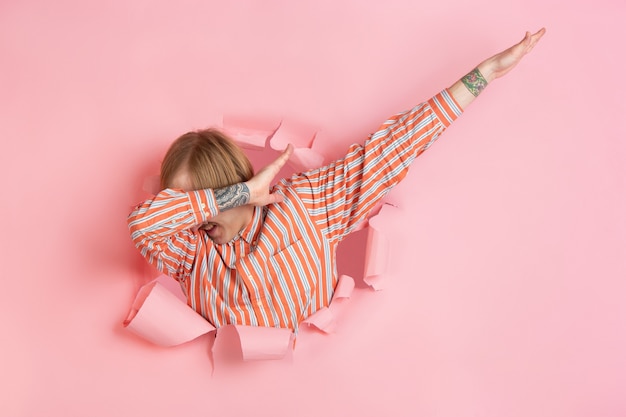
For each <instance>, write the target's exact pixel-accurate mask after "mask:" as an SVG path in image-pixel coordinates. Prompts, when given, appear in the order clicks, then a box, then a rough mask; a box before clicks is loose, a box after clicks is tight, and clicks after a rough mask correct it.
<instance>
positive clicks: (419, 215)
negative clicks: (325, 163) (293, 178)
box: [0, 0, 626, 417]
mask: <svg viewBox="0 0 626 417" xmlns="http://www.w3.org/2000/svg"><path fill="white" fill-rule="evenodd" d="M625 18H626V6H624V4H623V2H618V1H614V0H596V1H593V2H592V1H581V0H578V1H567V2H566V1H559V0H524V1H522V0H505V1H500V2H494V1H492V0H477V1H473V2H469V3H468V2H465V1H461V0H442V1H431V2H416V1H408V0H405V1H401V0H388V1H384V2H383V1H378V2H374V1H356V0H354V1H325V0H322V1H320V0H316V1H309V0H305V1H298V2H290V1H286V0H285V1H280V0H271V1H237V2H226V1H199V0H198V1H190V0H181V1H176V2H172V1H147V0H143V1H106V2H84V1H76V0H59V1H55V2H44V1H41V2H36V1H32V0H24V1H2V2H1V3H0V57H1V58H2V68H1V69H0V97H1V98H0V138H1V141H2V142H1V143H2V145H1V149H0V178H2V180H3V184H2V185H3V197H2V204H1V205H0V210H1V215H2V219H3V222H2V229H3V230H2V239H1V243H0V244H1V247H0V249H1V250H0V254H1V256H2V259H1V261H2V285H3V289H2V291H1V292H0V306H1V309H2V314H1V315H0V337H1V341H2V342H1V344H0V352H1V355H0V374H1V375H2V376H1V378H0V380H1V381H2V382H1V385H2V386H0V415H3V416H28V417H31V416H57V415H58V416H61V415H63V416H92V417H98V416H112V415H121V416H172V415H215V416H241V415H255V416H288V415H298V416H316V417H318V416H344V415H361V416H379V415H391V416H450V417H452V416H455V417H465V416H468V417H470V416H471V417H474V416H481V417H483V416H494V417H495V416H509V417H517V416H519V417H522V416H551V417H561V416H562V417H566V416H567V417H577V416H620V415H626V396H625V395H624V387H626V354H625V352H626V279H625V278H626V253H625V252H626V234H625V232H626V222H625V213H626V210H625V209H626V198H625V194H624V190H625V180H626V175H625V173H626V170H625V168H624V164H625V162H626V149H625V145H624V138H625V136H626V129H625V126H626V124H625V122H624V120H625V119H626V117H625V115H626V111H625V110H626V108H625V105H624V96H625V93H626V91H625V88H624V73H625V72H626V71H625V69H626V68H625V67H626V65H625V59H624V54H623V52H622V51H623V43H624V39H626V29H625V25H624V19H625ZM541 26H546V27H547V28H548V33H547V35H546V36H545V38H544V39H543V40H542V41H541V43H540V44H539V45H538V47H537V48H536V49H535V50H534V51H533V53H532V55H530V56H529V57H527V59H526V60H525V61H524V62H523V63H522V64H521V65H520V66H519V67H518V68H517V69H516V70H515V71H514V72H513V73H511V74H510V75H509V76H507V78H505V79H503V80H498V81H496V82H494V85H493V86H492V87H490V88H489V90H488V91H486V92H485V93H484V95H483V96H481V98H480V100H479V101H477V102H476V103H475V104H474V105H472V107H471V108H470V109H469V110H468V111H467V113H466V114H465V115H464V116H463V117H462V118H461V119H460V120H459V121H458V122H457V123H456V124H455V125H454V126H452V127H451V128H450V129H449V131H448V132H447V133H446V134H445V136H444V137H442V139H441V140H440V141H439V142H438V143H437V144H436V145H435V146H433V148H431V149H430V150H429V151H428V152H427V153H426V154H424V155H423V156H422V157H420V159H419V161H418V162H417V163H416V165H414V166H413V168H412V170H411V173H410V175H409V177H408V178H407V180H406V181H405V182H404V183H403V184H401V186H400V187H398V189H396V190H395V191H394V192H393V194H392V195H391V196H390V199H389V200H390V201H391V202H393V203H394V204H396V205H397V206H398V207H399V210H400V211H401V212H402V213H403V214H402V215H401V216H398V218H397V219H396V222H395V223H394V224H392V225H391V226H390V227H389V231H388V232H389V236H391V237H392V239H393V241H392V244H391V257H390V259H389V264H390V267H389V271H388V272H389V273H388V277H387V278H386V283H385V287H386V288H385V290H384V291H381V292H377V293H374V292H372V291H369V290H368V289H365V288H357V290H356V291H355V293H354V295H353V297H352V299H351V300H350V301H349V305H348V306H347V307H348V308H344V309H343V313H342V316H341V319H340V322H339V323H338V329H337V332H336V333H335V334H331V335H322V334H316V333H307V335H305V336H303V337H302V339H301V340H300V339H299V340H298V342H297V348H296V351H295V352H294V353H293V355H292V357H290V358H288V360H286V361H283V362H266V363H245V364H242V363H240V362H238V361H237V360H236V359H237V358H236V357H235V356H236V355H234V354H233V355H232V356H233V359H232V361H230V362H229V361H223V362H222V363H220V364H216V366H215V369H214V370H213V368H212V366H211V363H210V361H209V360H208V357H207V349H208V347H207V346H208V340H205V339H203V338H201V339H199V340H197V341H195V342H192V343H188V344H185V345H182V346H179V347H175V348H171V349H164V348H158V347H154V346H151V345H149V344H148V343H146V342H144V341H142V340H141V339H139V338H137V337H136V336H134V335H133V334H131V333H129V332H128V331H126V330H124V329H123V328H122V321H123V319H124V318H125V315H126V313H127V311H128V308H129V307H130V304H131V302H132V300H133V298H134V295H135V292H136V291H137V289H138V288H139V286H140V284H141V282H142V279H143V277H142V273H141V271H142V260H141V259H140V257H139V255H138V254H137V253H136V251H135V250H134V249H133V247H132V245H131V242H130V239H129V238H128V235H127V230H126V225H125V217H126V215H127V213H128V212H129V210H130V207H131V206H132V205H133V204H135V203H136V202H138V200H139V198H140V197H141V187H142V185H143V181H144V179H145V177H146V176H148V175H151V174H153V173H154V172H155V170H156V167H157V164H158V161H159V158H160V156H161V155H162V153H163V151H164V150H165V148H166V147H167V145H168V144H169V142H170V141H171V140H173V139H174V138H175V137H176V136H177V135H179V134H181V133H183V132H185V131H187V130H189V129H193V128H200V127H205V126H207V125H209V124H211V123H213V121H214V120H219V117H220V116H221V115H222V114H235V115H239V116H244V117H245V116H246V115H250V117H252V116H254V117H257V118H258V119H260V120H268V119H271V118H279V119H280V118H284V119H289V120H290V121H292V122H293V123H294V124H296V125H303V126H308V127H310V128H311V129H313V130H314V131H318V132H320V135H319V136H318V138H324V139H323V140H321V141H320V140H317V141H316V143H315V148H316V149H317V150H319V151H321V152H323V153H324V154H325V155H328V156H330V157H337V156H340V155H341V154H342V152H343V151H345V149H347V146H348V145H349V144H350V143H352V142H355V141H362V140H363V139H364V138H365V137H366V136H367V135H368V134H369V133H371V132H372V131H373V130H374V129H375V128H376V127H377V126H378V125H379V123H380V122H381V121H382V120H383V119H384V118H385V117H387V116H388V115H390V114H393V113H395V112H397V111H400V110H403V109H405V108H407V107H408V106H411V105H413V104H415V103H416V102H418V101H421V100H423V99H426V98H428V97H430V95H432V94H433V93H435V92H437V91H438V90H439V89H441V88H443V87H445V86H447V85H449V84H450V83H452V82H453V81H455V80H456V79H457V78H458V77H460V76H461V75H463V74H464V73H465V72H466V71H467V70H470V69H471V68H472V66H473V65H475V64H477V63H478V62H479V61H480V60H481V59H483V58H485V57H487V56H488V55H490V54H492V53H495V52H497V51H499V50H500V49H502V48H504V47H506V46H508V45H509V44H511V43H513V42H514V41H517V40H518V39H519V38H521V36H522V34H523V32H524V31H525V30H526V29H529V30H535V29H538V28H539V27H541ZM257 153H258V154H257V155H256V156H253V157H254V160H255V163H256V164H261V163H263V161H266V160H269V159H271V158H272V157H273V156H274V155H275V153H273V152H271V151H266V152H259V151H257ZM364 236H365V235H364V234H363V232H359V234H358V235H356V236H355V237H354V238H352V239H351V242H350V243H348V244H347V245H346V247H344V248H340V249H341V250H340V254H341V256H342V257H343V258H344V261H342V264H341V268H342V270H344V272H347V273H350V274H353V275H355V274H358V272H359V264H358V262H356V261H354V262H346V261H345V259H346V258H350V259H359V257H360V256H361V253H362V250H363V244H362V241H363V240H364ZM360 268H361V269H362V267H360ZM361 273H362V270H361ZM361 287H362V285H361ZM212 372H213V376H212Z"/></svg>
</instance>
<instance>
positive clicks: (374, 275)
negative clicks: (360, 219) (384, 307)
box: [363, 204, 398, 291]
mask: <svg viewBox="0 0 626 417" xmlns="http://www.w3.org/2000/svg"><path fill="white" fill-rule="evenodd" d="M397 215H398V213H397V209H396V208H395V207H394V206H392V205H389V204H384V205H383V206H382V207H381V209H380V212H379V213H378V214H377V215H376V216H373V217H371V218H370V219H369V228H368V229H367V245H366V248H365V273H364V275H365V278H364V279H363V281H365V283H366V284H368V285H369V286H371V287H372V288H373V289H375V290H377V291H378V290H381V289H383V287H384V274H385V272H386V271H387V262H388V258H389V239H388V238H387V235H386V233H385V230H386V229H389V223H390V222H391V221H393V219H394V216H397Z"/></svg>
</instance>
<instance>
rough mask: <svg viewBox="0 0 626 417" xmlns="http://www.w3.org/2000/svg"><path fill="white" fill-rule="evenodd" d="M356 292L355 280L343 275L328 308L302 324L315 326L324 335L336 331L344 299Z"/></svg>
mask: <svg viewBox="0 0 626 417" xmlns="http://www.w3.org/2000/svg"><path fill="white" fill-rule="evenodd" d="M353 290H354V279H353V278H352V277H350V276H348V275H342V276H340V277H339V280H338V281H337V286H336V287H335V293H334V294H333V299H332V300H331V301H330V305H329V306H328V307H322V308H321V309H319V310H317V311H316V312H315V313H313V314H311V315H310V316H309V317H307V318H306V319H305V320H304V321H303V322H302V323H304V324H308V325H309V326H314V327H316V328H318V329H319V330H321V331H323V332H324V333H332V332H333V331H335V325H336V321H335V316H336V311H335V310H336V309H337V306H338V304H339V303H341V302H342V300H343V299H346V298H350V296H351V295H352V291H353Z"/></svg>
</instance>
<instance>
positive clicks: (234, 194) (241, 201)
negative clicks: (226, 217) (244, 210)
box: [213, 182, 250, 211]
mask: <svg viewBox="0 0 626 417" xmlns="http://www.w3.org/2000/svg"><path fill="white" fill-rule="evenodd" d="M213 193H214V194H215V201H217V208H218V209H219V210H220V211H224V210H228V209H232V208H235V207H239V206H243V205H246V204H248V201H250V190H249V189H248V186H247V185H246V184H244V183H243V182H240V183H239V184H234V185H229V186H228V187H224V188H218V189H217V190H214V191H213Z"/></svg>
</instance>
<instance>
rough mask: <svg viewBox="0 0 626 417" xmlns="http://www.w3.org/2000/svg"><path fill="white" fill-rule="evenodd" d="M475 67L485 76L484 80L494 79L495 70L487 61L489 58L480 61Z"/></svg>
mask: <svg viewBox="0 0 626 417" xmlns="http://www.w3.org/2000/svg"><path fill="white" fill-rule="evenodd" d="M476 69H477V70H478V71H480V73H481V74H482V75H483V77H484V78H485V80H487V82H488V83H490V82H492V81H493V80H495V79H496V74H495V71H494V70H493V65H492V63H491V62H489V60H486V61H483V62H481V63H480V64H479V65H478V66H477V67H476Z"/></svg>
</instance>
